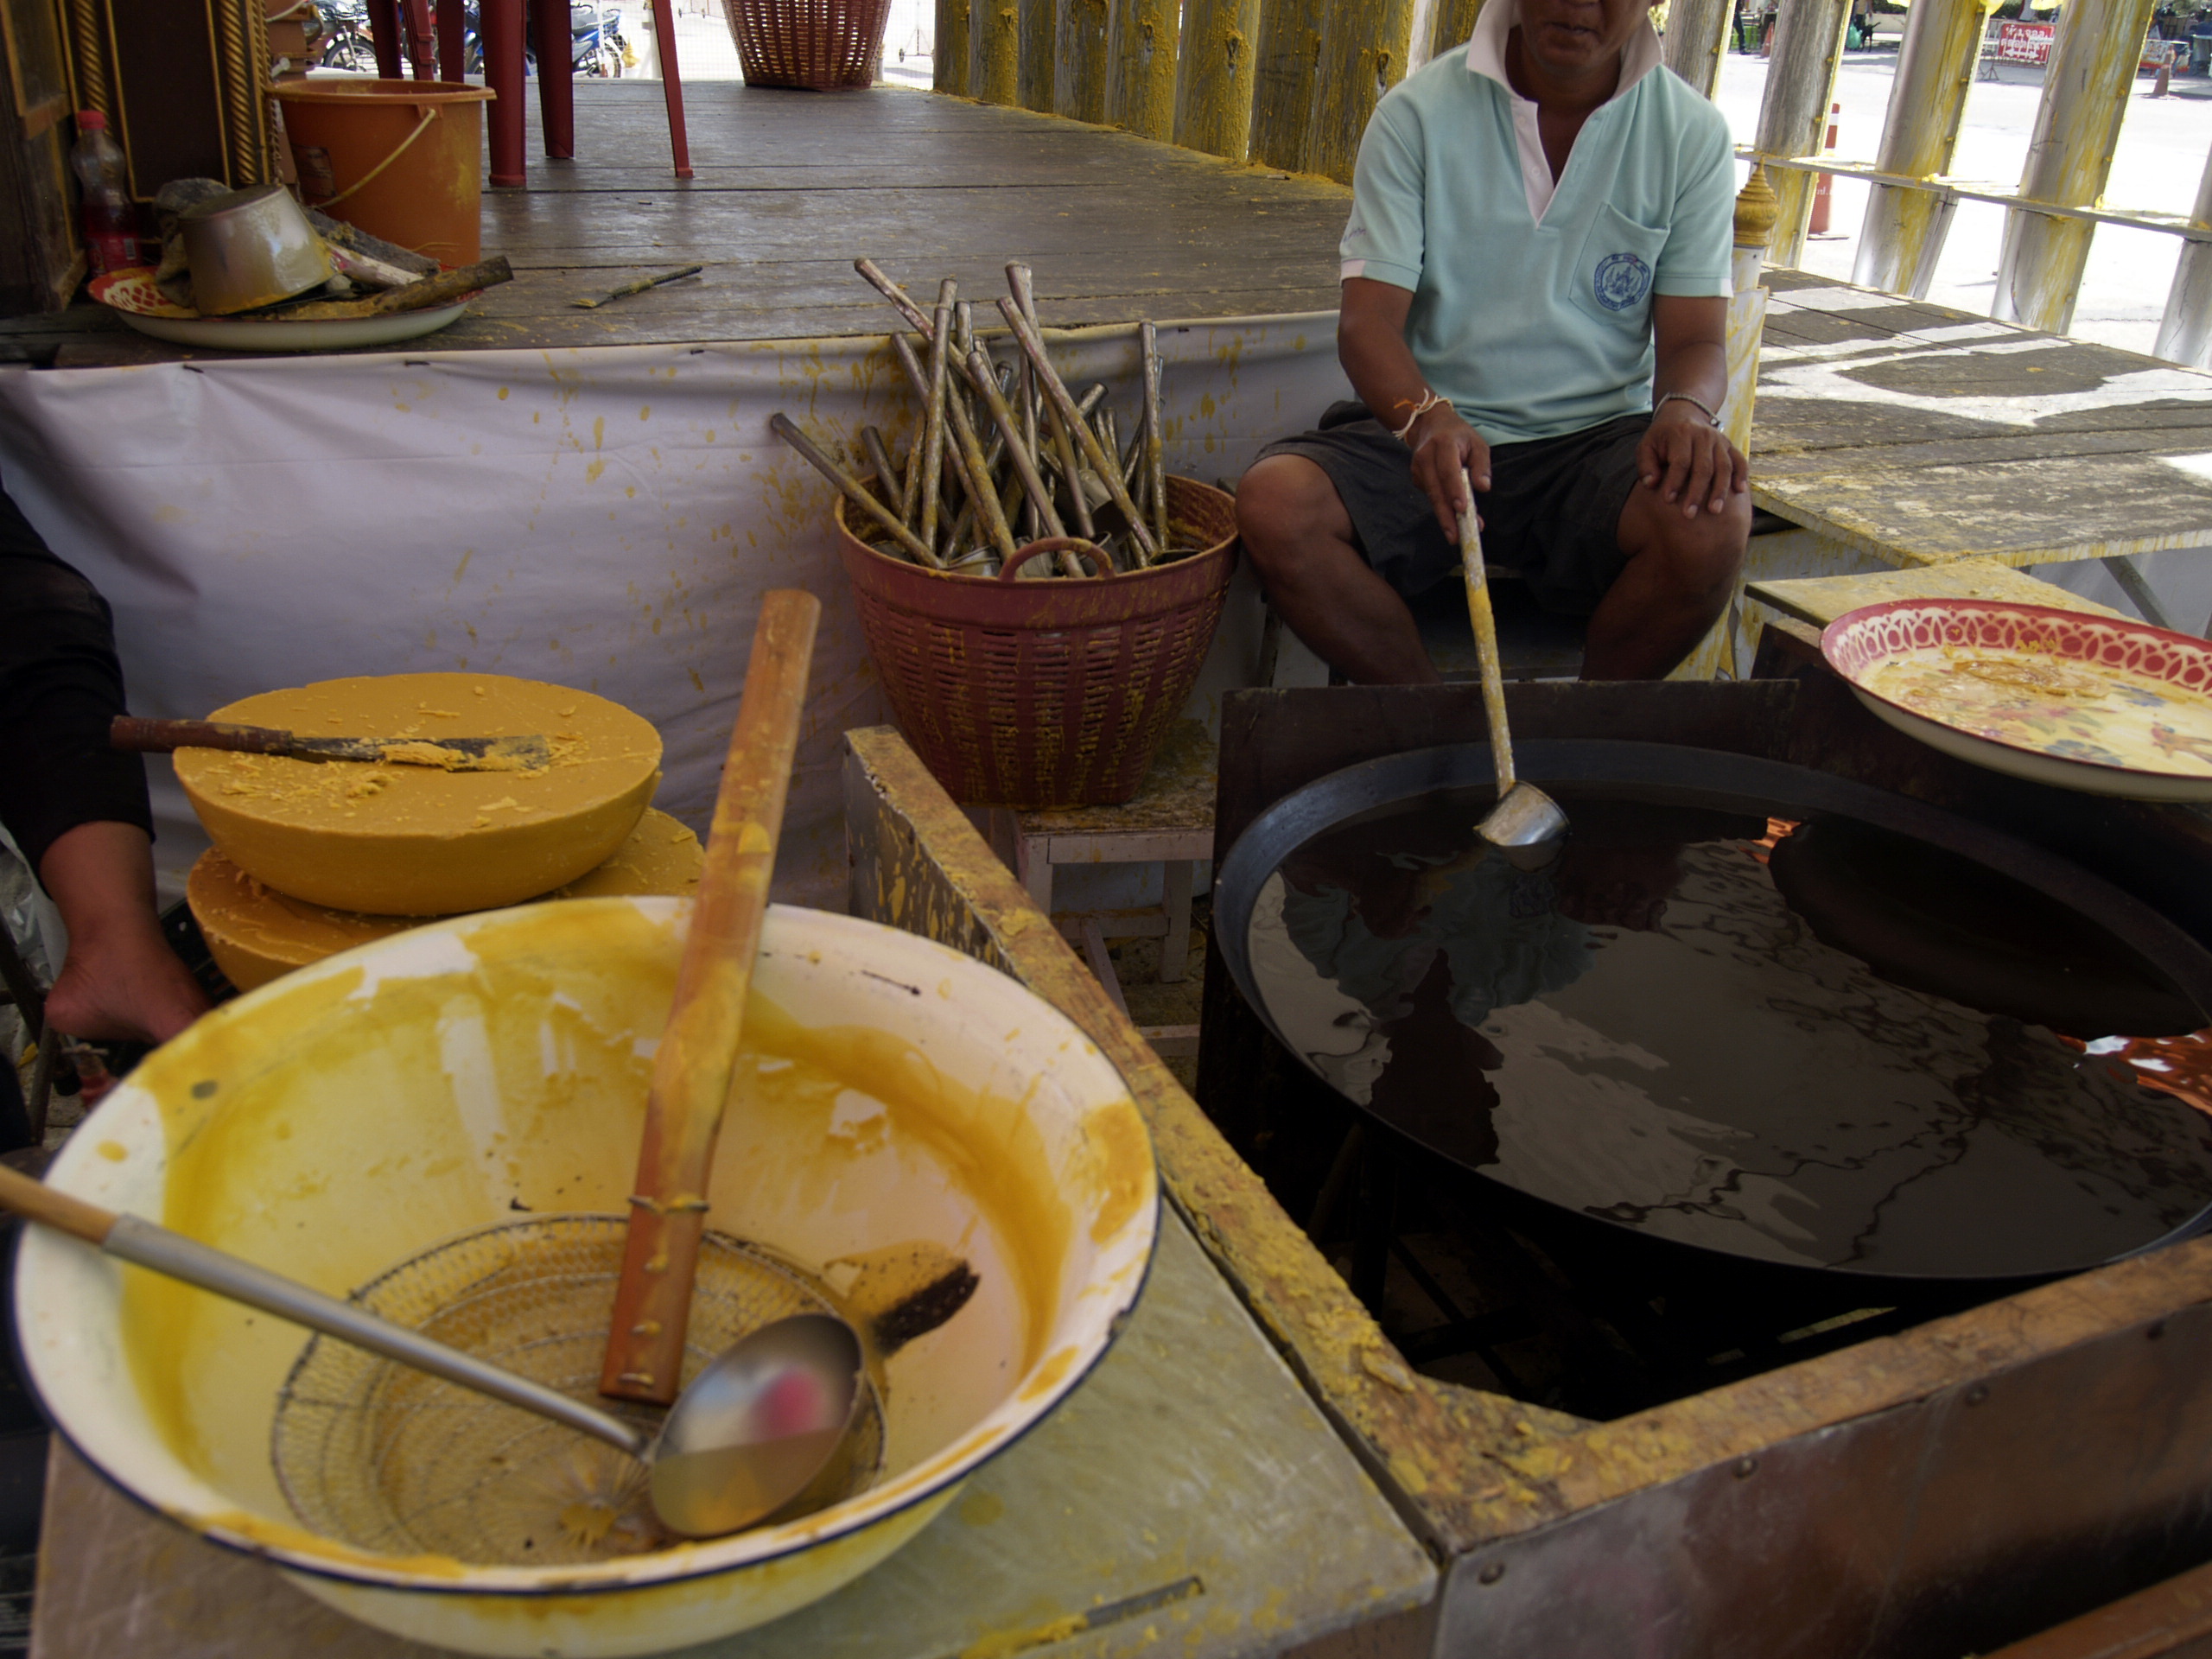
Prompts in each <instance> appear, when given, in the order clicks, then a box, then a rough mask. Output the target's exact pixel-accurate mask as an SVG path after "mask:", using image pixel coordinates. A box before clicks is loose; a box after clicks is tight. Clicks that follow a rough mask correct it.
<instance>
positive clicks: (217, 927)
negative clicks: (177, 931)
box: [185, 807, 706, 991]
mask: <svg viewBox="0 0 2212 1659" xmlns="http://www.w3.org/2000/svg"><path fill="white" fill-rule="evenodd" d="M705 863H706V850H705V849H703V848H702V847H701V846H700V845H699V838H698V836H695V835H693V834H692V833H691V832H690V830H689V829H685V828H684V827H683V825H682V824H680V823H677V821H676V820H675V819H674V818H671V817H669V816H668V814H667V813H665V812H657V811H655V810H652V808H650V807H648V808H647V809H646V810H645V817H642V818H640V819H639V820H638V827H637V828H636V829H633V830H632V831H631V832H630V838H629V839H628V840H627V841H626V842H623V843H622V845H621V846H620V848H619V849H616V851H615V854H614V856H613V857H612V858H610V859H608V860H607V861H606V862H605V863H604V864H601V866H600V867H599V868H597V869H594V870H591V871H588V872H587V873H586V874H583V875H582V876H580V877H578V878H577V879H576V880H574V881H571V882H570V883H569V885H568V886H567V887H561V888H557V889H556V890H555V891H554V892H552V893H547V894H546V895H545V896H546V897H547V898H548V899H601V898H609V897H613V896H617V895H620V894H624V893H668V894H671V895H672V896H674V897H676V898H679V899H688V898H690V896H691V894H692V893H694V892H696V890H697V888H698V886H699V872H700V870H701V869H702V868H703V867H704V865H705ZM185 899H186V901H187V902H188V904H190V905H191V906H192V914H193V918H194V920H196V921H197V922H198V923H199V924H200V935H201V937H202V938H205V939H206V940H207V948H208V950H210V951H212V952H213V954H214V957H215V965H216V966H217V967H219V968H220V969H222V970H223V972H224V974H225V975H226V976H227V977H228V978H229V980H230V982H231V983H232V984H233V985H235V986H237V987H238V988H239V989H240V990H242V991H250V990H252V989H254V988H257V986H262V985H266V984H267V983H268V982H270V980H272V979H277V978H278V977H280V976H283V975H285V974H289V972H291V971H292V969H295V968H304V967H306V966H307V965H308V963H311V962H321V960H322V959H323V958H324V957H330V956H335V955H337V953H338V952H339V951H340V950H352V949H353V947H354V946H355V945H357V944H368V943H369V942H370V941H371V940H372V939H381V938H389V937H390V936H391V935H392V934H394V933H401V932H404V931H406V930H407V929H409V928H410V927H415V926H418V925H421V924H422V923H423V922H425V921H429V920H430V919H432V918H429V917H425V916H368V915H364V914H362V913H361V912H359V911H352V910H331V909H328V908H326V907H325V906H321V905H310V904H308V903H306V902H305V901H303V900H302V899H292V898H288V897H287V896H285V895H284V894H283V893H278V892H277V890H276V889H275V888H273V887H267V886H265V885H264V884H263V883H261V882H259V881H257V880H254V879H253V878H252V877H251V876H250V875H248V874H246V873H245V871H244V870H242V869H240V868H238V866H237V865H235V864H233V863H232V862H231V861H230V860H229V859H227V858H226V857H224V856H223V855H222V854H221V853H220V852H218V851H216V850H214V849H212V848H211V849H209V850H207V852H205V853H202V854H201V855H200V861H199V862H197V863H195V864H194V866H193V867H192V874H191V876H190V878H189V879H188V881H187V883H186V887H185Z"/></svg>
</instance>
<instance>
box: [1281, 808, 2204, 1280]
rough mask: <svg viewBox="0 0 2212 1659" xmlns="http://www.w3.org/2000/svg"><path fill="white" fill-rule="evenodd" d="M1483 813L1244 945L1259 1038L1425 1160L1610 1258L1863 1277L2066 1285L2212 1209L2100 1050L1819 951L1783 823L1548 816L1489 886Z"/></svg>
mask: <svg viewBox="0 0 2212 1659" xmlns="http://www.w3.org/2000/svg"><path fill="white" fill-rule="evenodd" d="M1486 799H1487V798H1486V795H1485V794H1484V793H1483V792H1479V791H1474V792H1469V791H1460V792H1456V793H1454V794H1452V795H1446V796H1438V797H1432V798H1428V799H1427V800H1425V801H1422V802H1420V803H1415V804H1409V805H1407V806H1403V807H1397V808H1387V809H1383V810H1380V811H1378V812H1376V813H1374V814H1370V815H1368V816H1366V817H1363V818H1360V819H1357V820H1354V821H1352V822H1351V823H1347V824H1344V825H1339V826H1338V827H1337V828H1335V829H1332V830H1330V831H1329V832H1327V833H1326V834H1325V835H1324V836H1319V837H1317V838H1316V839H1314V840H1313V841H1312V842H1307V843H1306V845H1305V846H1304V847H1302V848H1300V849H1299V850H1298V851H1297V852H1296V853H1294V854H1293V855H1291V856H1290V857H1289V858H1288V859H1287V860H1285V861H1284V862H1283V865H1282V867H1281V868H1280V869H1279V870H1278V871H1277V872H1276V873H1275V874H1273V875H1271V876H1270V877H1269V878H1268V882H1267V884H1266V886H1265V887H1264V888H1263V889H1262V893H1261V895H1260V898H1259V900H1258V903H1257V905H1256V906H1255V911H1254V914H1253V920H1252V925H1251V939H1250V947H1251V960H1252V971H1253V975H1254V977H1255V982H1256V984H1257V987H1258V988H1259V991H1260V994H1261V997H1262V1001H1263V1002H1264V1003H1265V1005H1266V1007H1267V1011H1268V1014H1269V1016H1270V1018H1271V1020H1273V1022H1274V1026H1275V1027H1276V1029H1277V1030H1278V1031H1279V1032H1281V1033H1283V1034H1284V1036H1285V1037H1286V1039H1287V1040H1288V1041H1289V1042H1290V1044H1291V1046H1293V1047H1294V1049H1296V1050H1297V1051H1299V1052H1300V1053H1301V1054H1302V1055H1303V1056H1304V1057H1305V1058H1306V1061H1307V1063H1308V1064H1309V1065H1312V1066H1313V1069H1314V1070H1315V1071H1318V1072H1319V1073H1320V1074H1321V1075H1322V1076H1323V1077H1325V1078H1326V1079H1327V1080H1328V1081H1329V1082H1330V1083H1331V1084H1332V1085H1333V1086H1334V1087H1335V1088H1337V1089H1338V1090H1339V1091H1340V1092H1342V1093H1343V1094H1344V1095H1345V1096H1348V1097H1349V1098H1351V1100H1353V1101H1355V1102H1357V1103H1359V1104H1361V1105H1363V1106H1365V1107H1367V1108H1368V1109H1370V1110H1371V1111H1373V1112H1374V1113H1375V1114H1376V1116H1379V1117H1381V1118H1382V1119H1383V1120H1384V1121H1385V1122H1389V1123H1390V1124H1392V1125H1393V1126H1394V1127H1395V1128H1399V1129H1401V1130H1402V1131H1403V1132H1405V1133H1406V1134H1408V1135H1411V1136H1412V1137H1413V1138H1414V1140H1416V1141H1420V1142H1421V1143H1422V1144H1424V1145H1426V1146H1427V1147H1430V1148H1432V1149H1433V1150H1434V1151H1437V1152H1439V1153H1441V1154H1444V1155H1446V1157H1449V1158H1451V1159H1452V1160H1455V1161H1456V1162H1458V1163H1459V1164H1461V1165H1463V1166H1465V1167H1468V1168H1471V1169H1474V1170H1477V1171H1478V1172H1479V1173H1482V1174H1484V1175H1485V1176H1488V1177H1490V1178H1491V1179H1496V1180H1498V1181H1501V1182H1503V1183H1504V1184H1506V1185H1510V1186H1512V1187H1516V1188H1518V1189H1520V1190H1521V1191H1522V1192H1527V1193H1529V1194H1532V1195H1534V1196H1535V1197H1537V1198H1544V1199H1547V1200H1548V1201H1550V1202H1552V1203H1554V1204H1557V1205H1562V1206H1564V1207H1566V1208H1567V1209H1569V1210H1573V1211H1580V1212H1582V1213H1584V1214H1586V1215H1591V1216H1595V1217H1600V1218H1602V1219H1604V1220H1606V1221H1609V1222H1612V1223H1616V1224H1619V1225H1622V1226H1624V1227H1629V1228H1635V1229H1640V1230H1644V1231H1646V1232H1649V1233H1652V1234H1656V1235H1659V1236H1663V1237H1666V1238H1669V1239H1675V1240H1678V1241H1681V1242H1682V1243H1690V1244H1695V1245H1700V1246H1703V1247H1705V1248H1707V1249H1717V1250H1724V1251H1728V1252H1730V1253H1732V1254H1735V1255H1746V1256H1754V1257H1758V1258H1761V1259H1764V1260H1767V1261H1773V1262H1790V1263H1796V1264H1801V1265H1812V1266H1821V1267H1835V1268H1850V1269H1854V1270H1857V1271H1859V1272H1866V1273H1877V1274H1914V1275H1933V1276H1984V1275H2002V1274H2036V1273H2050V1272H2058V1271H2065V1270H2069V1269H2077V1268H2083V1267H2087V1266H2089V1265H2092V1264H2094V1263H2095V1262H2102V1261H2107V1260H2109V1259H2110V1258H2112V1257H2113V1256H2115V1255H2122V1254H2124V1253H2126V1252H2127V1251H2130V1250H2133V1249H2138V1248H2139V1247H2141V1246H2143V1245H2145V1244H2148V1243H2152V1241H2154V1240H2156V1239H2158V1238H2159V1237H2161V1236H2164V1235H2165V1234H2166V1233H2168V1232H2169V1231H2171V1230H2173V1229H2174V1228H2176V1227H2177V1226H2179V1225H2180V1224H2183V1223H2184V1222H2186V1221H2188V1220H2190V1218H2191V1217H2195V1216H2196V1214H2197V1213H2198V1212H2199V1211H2202V1210H2203V1209H2204V1208H2205V1207H2206V1205H2208V1204H2209V1203H2212V1117H2208V1116H2206V1115H2205V1114H2204V1113H2203V1112H2202V1111H2200V1110H2197V1109H2193V1108H2192V1106H2191V1105H2190V1104H2189V1103H2186V1101H2185V1100H2183V1099H2182V1098H2177V1097H2176V1096H2174V1095H2173V1094H2171V1093H2165V1092H2158V1091H2156V1090H2152V1089H2147V1088H2144V1087H2140V1086H2139V1085H2138V1084H2137V1083H2136V1081H2135V1080H2134V1076H2133V1074H2132V1073H2131V1071H2130V1069H2129V1068H2128V1066H2127V1065H2126V1064H2125V1063H2124V1061H2122V1060H2121V1059H2120V1057H2119V1055H2118V1054H2117V1053H2116V1052H2115V1051H2116V1050H2117V1049H2118V1048H2119V1047H2120V1043H2119V1042H2118V1041H2116V1040H2114V1039H2105V1040H2103V1041H2094V1040H2093V1041H2091V1042H2090V1043H2089V1044H2088V1052H2084V1051H2083V1046H2082V1042H2081V1041H2079V1040H2075V1041H2071V1042H2069V1040H2068V1039H2066V1038H2063V1037H2061V1036H2060V1035H2058V1034H2057V1033H2054V1032H2053V1031H2052V1030H2050V1028H2049V1027H2046V1026H2043V1025H2037V1024H2031V1023H2029V1022H2027V1021H2026V1020H2022V1019H2020V1018H2018V1017H2016V1016H2014V1015H2013V1014H2004V1013H1995V1014H1993V1013H1987V1012H1984V1011H1982V1010H1980V1009H1979V1008H1975V1007H1967V1006H1965V1005H1964V1004H1962V1003H1961V1002H1957V1001H1951V1000H1949V999H1948V998H1946V997H1944V996H1942V995H1937V994H1936V993H1935V992H1933V991H1932V990H1930V989H1928V988H1925V979H1924V977H1923V981H1922V988H1908V987H1906V986H1904V985H1902V984H1899V983H1897V982H1892V981H1891V980H1890V979H1886V978H1885V977H1883V976H1882V975H1881V974H1879V973H1878V972H1877V971H1875V969H1872V968H1870V967H1869V966H1868V965H1867V964H1866V963H1865V962H1863V961H1860V960H1859V959H1858V958H1857V957H1853V956H1850V955H1847V954H1846V953H1845V952H1843V951H1842V950H1837V949H1834V948H1832V947H1831V946H1829V945H1827V944H1822V943H1821V940H1820V938H1817V937H1815V932H1814V931H1813V929H1812V927H1811V926H1810V925H1808V923H1807V922H1806V921H1804V920H1803V919H1802V918H1800V917H1799V916H1798V915H1797V914H1796V912H1794V911H1793V910H1792V909H1791V908H1790V906H1789V903H1788V902H1787V901H1785V899H1783V894H1782V893H1781V892H1780V891H1778V890H1777V887H1776V885H1775V883H1774V881H1773V880H1772V878H1771V877H1770V874H1769V871H1768V865H1767V857H1768V853H1769V851H1770V848H1771V847H1772V846H1773V844H1774V841H1775V838H1776V836H1782V835H1787V834H1789V832H1790V829H1791V828H1792V826H1790V825H1789V824H1788V823H1781V822H1777V823H1773V824H1771V825H1768V824H1765V823H1762V822H1761V821H1760V820H1758V819H1756V818H1749V819H1747V818H1745V817H1742V816H1740V815H1734V816H1724V815H1723V814H1720V813H1719V812H1691V811H1688V810H1682V809H1656V808H1648V807H1640V806H1630V805H1626V804H1621V803H1618V802H1616V803H1605V802H1601V801H1596V800H1587V799H1584V800H1569V801H1567V810H1568V813H1569V816H1570V817H1571V818H1572V819H1573V822H1574V824H1575V835H1574V837H1573V841H1572V842H1570V844H1569V847H1568V849H1567V853H1566V855H1565V856H1564V857H1563V858H1562V859H1561V861H1560V862H1559V863H1558V864H1556V865H1555V866H1554V867H1553V868H1551V869H1550V870H1548V871H1544V872H1540V873H1537V874H1533V875H1532V874H1523V873H1522V872H1518V871H1516V870H1514V869H1513V868H1511V867H1510V865H1508V864H1506V863H1505V861H1503V859H1502V858H1498V857H1496V856H1485V855H1484V850H1483V849H1482V846H1481V844H1480V843H1479V842H1478V841H1477V839H1476V837H1475V835H1474V830H1473V826H1474V824H1475V823H1476V821H1477V820H1478V818H1479V817H1481V814H1482V811H1483V810H1484V806H1485V804H1486ZM1830 822H1834V821H1830ZM1937 856H1942V855H1937ZM2036 901H2037V902H2038V903H2042V904H2049V903H2050V902H2051V901H2050V900H2047V899H2040V898H2037V900H2036ZM2068 915H2069V918H2071V919H2072V920H2073V921H2074V922H2075V925H2082V918H2078V917H2075V916H2074V915H2073V913H2072V912H2068ZM2088 925H2092V926H2094V924H2088ZM1999 931H2002V930H2001V929H2000V930H1999ZM2099 931H2100V932H2101V930H2099ZM2106 937H2107V938H2109V936H2108V935H2107V936H2106ZM2108 954H2109V955H2111V956H2112V957H2123V956H2127V955H2128V954H2129V953H2127V952H2126V947H2125V946H2124V945H2119V944H2117V942H2113V945H2112V949H2111V951H2110V952H2109V953H2108ZM2090 1035H2092V1033H2076V1036H2077V1037H2082V1036H2090Z"/></svg>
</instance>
